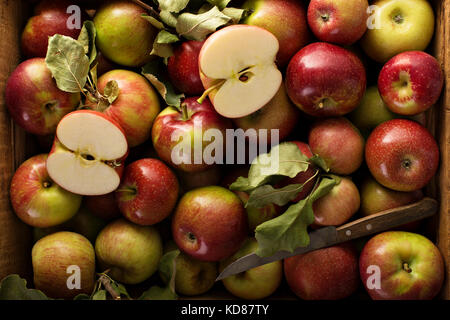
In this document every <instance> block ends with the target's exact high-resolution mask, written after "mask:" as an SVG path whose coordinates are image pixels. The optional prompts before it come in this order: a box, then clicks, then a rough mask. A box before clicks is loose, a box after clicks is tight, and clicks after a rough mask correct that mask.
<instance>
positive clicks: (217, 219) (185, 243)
mask: <svg viewBox="0 0 450 320" xmlns="http://www.w3.org/2000/svg"><path fill="white" fill-rule="evenodd" d="M172 234H173V239H174V240H175V242H176V244H177V246H178V247H179V248H180V249H181V250H182V251H183V252H185V253H186V254H188V255H190V256H192V257H193V258H195V259H198V260H202V261H220V260H223V259H226V258H228V257H229V256H231V255H232V254H234V253H235V252H236V251H237V250H239V248H240V246H241V245H242V243H243V242H244V240H245V238H246V236H247V234H248V224H247V215H246V212H245V209H244V206H243V205H242V202H241V200H240V199H239V198H238V196H236V195H235V194H234V193H233V192H231V191H229V190H227V189H225V188H222V187H216V186H210V187H204V188H199V189H195V190H192V191H189V192H188V193H186V194H185V195H184V196H183V198H181V200H180V202H179V203H178V206H177V209H176V211H175V215H174V217H173V219H172Z"/></svg>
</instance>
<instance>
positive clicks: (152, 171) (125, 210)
mask: <svg viewBox="0 0 450 320" xmlns="http://www.w3.org/2000/svg"><path fill="white" fill-rule="evenodd" d="M179 189H180V187H179V183H178V180H177V177H176V176H175V174H174V173H173V172H172V170H170V169H169V167H167V166H166V165H165V164H164V163H163V162H162V161H160V160H157V159H141V160H138V161H135V162H133V163H131V164H129V165H128V166H127V167H126V168H125V171H124V175H123V178H122V182H121V184H120V186H119V188H118V189H117V190H116V200H117V203H118V205H119V209H120V211H121V212H122V214H123V215H124V217H125V218H127V219H128V220H130V221H131V222H133V223H136V224H139V225H143V226H147V225H154V224H157V223H158V222H161V221H162V220H164V219H165V218H167V217H168V216H169V215H170V214H171V213H172V210H173V209H174V208H175V205H176V203H177V200H178V194H179Z"/></svg>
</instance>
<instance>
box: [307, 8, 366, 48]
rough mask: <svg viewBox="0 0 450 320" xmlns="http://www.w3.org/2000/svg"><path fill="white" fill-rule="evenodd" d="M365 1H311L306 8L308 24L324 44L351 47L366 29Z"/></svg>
mask: <svg viewBox="0 0 450 320" xmlns="http://www.w3.org/2000/svg"><path fill="white" fill-rule="evenodd" d="M368 7H369V3H368V2H367V0H345V1H331V0H312V1H311V2H310V3H309V6H308V24H309V26H310V27H311V30H312V32H313V33H314V35H315V36H316V37H317V38H318V39H319V40H320V41H324V42H332V43H337V44H341V45H351V44H353V43H355V42H356V41H358V40H359V39H360V38H361V37H362V36H363V34H364V33H365V32H366V29H367V19H368V17H369V16H368V14H367V9H368Z"/></svg>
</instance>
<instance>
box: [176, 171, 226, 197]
mask: <svg viewBox="0 0 450 320" xmlns="http://www.w3.org/2000/svg"><path fill="white" fill-rule="evenodd" d="M176 173H177V176H178V177H179V178H180V185H181V188H182V189H183V191H184V192H187V191H191V190H193V189H197V188H201V187H207V186H215V185H218V184H219V183H220V180H221V179H222V175H223V174H222V169H221V167H220V166H218V165H215V166H212V167H211V168H209V169H206V170H205V171H199V172H185V171H182V170H177V172H176Z"/></svg>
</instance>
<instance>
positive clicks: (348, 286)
mask: <svg viewBox="0 0 450 320" xmlns="http://www.w3.org/2000/svg"><path fill="white" fill-rule="evenodd" d="M284 275H285V278H286V280H287V283H288V285H289V287H290V288H291V290H292V291H293V292H294V293H295V294H296V295H297V296H298V297H299V298H301V299H303V300H339V299H344V298H347V297H349V296H350V295H352V294H353V293H354V292H355V291H356V290H357V289H358V286H359V281H360V280H359V273H358V256H357V253H356V250H355V248H354V247H353V246H352V245H351V243H348V242H347V243H344V244H340V245H336V246H332V247H329V248H324V249H319V250H315V251H310V252H308V253H305V254H301V255H297V256H294V257H291V258H287V259H285V260H284Z"/></svg>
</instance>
